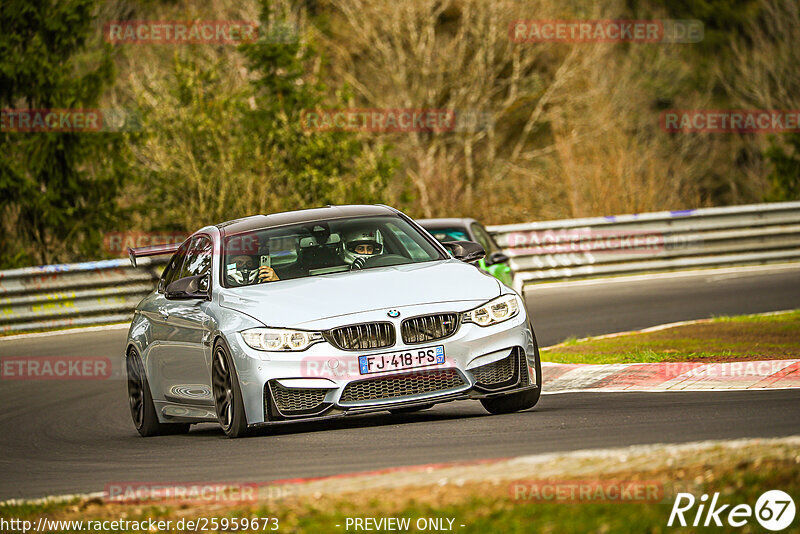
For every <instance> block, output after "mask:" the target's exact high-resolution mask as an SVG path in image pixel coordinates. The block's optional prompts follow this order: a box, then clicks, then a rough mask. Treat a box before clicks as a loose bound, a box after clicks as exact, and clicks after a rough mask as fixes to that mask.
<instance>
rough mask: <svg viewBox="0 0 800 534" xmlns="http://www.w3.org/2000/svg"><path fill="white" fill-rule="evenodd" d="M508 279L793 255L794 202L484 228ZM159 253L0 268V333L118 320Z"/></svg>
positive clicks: (797, 220)
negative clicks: (507, 264) (505, 259)
mask: <svg viewBox="0 0 800 534" xmlns="http://www.w3.org/2000/svg"><path fill="white" fill-rule="evenodd" d="M489 231H490V232H492V233H494V234H495V236H496V237H497V240H498V243H499V244H500V246H502V247H503V249H504V251H505V252H506V253H507V254H508V255H509V256H510V257H511V260H510V261H511V266H512V268H513V269H514V270H515V272H516V275H515V285H516V287H517V289H519V290H521V289H522V288H523V286H524V285H526V284H531V283H536V282H546V281H553V280H571V279H577V278H587V277H596V276H606V275H621V274H633V273H642V272H657V271H670V270H677V269H686V268H697V267H718V266H725V265H747V264H758V263H768V262H782V261H798V260H800V202H784V203H775V204H754V205H749V206H734V207H728V208H703V209H697V210H682V211H667V212H660V213H642V214H638V215H620V216H611V217H592V218H587V219H569V220H559V221H542V222H535V223H526V224H512V225H504V226H490V227H489ZM165 262H166V258H142V259H140V260H139V261H138V264H139V268H137V269H134V268H133V267H131V265H130V261H129V260H128V259H127V258H126V259H114V260H105V261H95V262H88V263H74V264H63V265H44V266H41V267H26V268H23V269H13V270H9V271H0V331H4V332H9V331H18V332H24V331H29V330H38V329H48V328H55V327H63V326H70V325H91V324H103V323H113V322H122V321H127V320H129V319H130V317H131V313H132V311H133V309H134V308H135V307H136V305H137V304H138V303H139V301H140V300H141V299H142V298H143V297H144V296H145V295H146V294H147V293H149V292H150V291H152V289H153V287H154V284H155V282H156V280H158V277H159V275H160V272H161V269H162V267H163V264H164V263H165Z"/></svg>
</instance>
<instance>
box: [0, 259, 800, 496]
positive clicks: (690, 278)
mask: <svg viewBox="0 0 800 534" xmlns="http://www.w3.org/2000/svg"><path fill="white" fill-rule="evenodd" d="M526 301H527V304H528V309H529V311H530V313H531V314H532V316H533V320H534V324H535V327H536V330H537V334H538V336H539V339H540V342H541V343H542V344H550V343H554V342H557V341H560V340H562V339H564V338H566V337H568V336H577V337H581V336H584V335H591V334H601V333H607V332H614V331H619V330H628V329H635V328H643V327H647V326H652V325H655V324H660V323H665V322H672V321H678V320H684V319H693V318H700V317H709V316H712V315H721V314H736V313H755V312H765V311H772V310H782V309H789V308H797V307H800V266H793V267H790V268H786V267H775V268H768V269H758V270H746V271H741V272H726V271H716V272H707V273H701V274H692V275H668V276H663V277H658V278H652V279H641V280H640V279H628V280H615V281H603V282H600V283H598V282H593V283H573V284H571V285H552V286H542V287H538V288H536V289H533V290H530V291H528V292H527V293H526ZM124 340H125V331H124V330H111V331H103V332H84V333H78V334H63V335H55V336H44V337H32V338H28V339H13V340H0V356H2V357H13V356H54V355H70V356H79V355H92V356H98V355H108V356H109V357H112V358H114V359H115V360H116V361H121V355H122V353H123V348H124ZM798 402H800V390H778V391H740V392H709V393H692V392H669V393H572V394H560V395H546V396H544V397H543V398H542V400H541V401H540V403H539V404H538V405H537V407H536V408H534V409H533V410H532V411H528V412H523V413H517V414H510V415H504V416H490V415H488V414H486V412H485V411H484V410H483V408H482V407H481V405H480V404H479V403H477V402H457V403H451V404H445V405H440V406H438V407H436V408H434V409H433V410H429V411H426V412H421V413H417V414H407V415H394V416H390V415H388V414H385V415H384V414H375V415H365V416H358V417H353V418H350V419H344V420H340V421H336V422H332V423H331V422H329V423H327V424H319V423H315V424H308V423H297V424H293V425H290V426H284V427H280V428H269V429H266V430H264V431H263V432H261V433H260V434H258V435H256V436H255V437H251V438H247V439H241V440H228V439H226V438H225V437H224V436H223V435H222V433H221V431H219V429H217V428H215V427H214V426H213V425H199V426H197V427H195V428H193V430H192V432H190V433H189V434H187V435H183V436H165V437H157V438H149V439H143V438H140V437H139V436H138V434H137V433H136V431H135V430H134V428H133V426H132V424H131V422H130V416H129V413H128V408H127V401H126V395H125V382H124V380H122V379H121V378H120V379H111V380H101V381H75V382H66V381H0V451H2V455H0V473H2V476H0V499H7V498H13V497H39V496H44V495H58V494H65V493H76V492H90V491H100V490H102V489H103V488H104V487H105V485H106V484H109V483H114V482H124V481H140V482H141V481H147V482H188V481H213V480H219V481H227V482H234V481H268V480H276V479H284V478H294V477H308V476H324V475H332V474H337V473H344V472H352V471H362V470H371V469H378V468H382V467H389V466H397V465H413V464H421V463H430V462H447V461H458V460H469V459H477V458H499V457H509V456H515V455H521V454H535V453H541V452H555V451H565V450H576V449H584V448H596V447H617V446H625V445H634V444H644V443H659V442H676V443H677V442H686V441H695V440H704V439H732V438H740V437H775V436H787V435H794V434H798V433H800V410H797V405H798Z"/></svg>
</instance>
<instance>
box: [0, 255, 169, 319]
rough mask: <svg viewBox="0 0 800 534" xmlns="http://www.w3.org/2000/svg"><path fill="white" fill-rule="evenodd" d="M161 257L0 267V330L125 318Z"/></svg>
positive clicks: (156, 273) (147, 285) (150, 286)
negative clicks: (134, 260)
mask: <svg viewBox="0 0 800 534" xmlns="http://www.w3.org/2000/svg"><path fill="white" fill-rule="evenodd" d="M165 262H166V260H165V259H160V260H159V259H157V260H151V259H150V258H144V259H142V260H139V262H138V263H139V265H140V267H139V268H136V269H134V268H133V267H131V263H130V260H129V259H127V258H125V259H115V260H104V261H92V262H87V263H70V264H61V265H43V266H40V267H25V268H22V269H13V270H9V271H0V331H3V332H9V331H19V332H24V331H28V330H40V329H49V328H57V327H64V326H70V325H75V326H78V325H91V324H104V323H114V322H121V321H128V320H130V318H131V314H132V312H133V310H134V308H136V305H137V304H139V301H141V300H142V298H144V296H145V295H147V294H148V293H149V292H150V291H152V290H153V287H154V284H155V281H156V280H158V278H159V276H160V272H161V269H162V267H163V264H164V263H165Z"/></svg>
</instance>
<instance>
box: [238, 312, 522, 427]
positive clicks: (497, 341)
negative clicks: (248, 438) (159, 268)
mask: <svg viewBox="0 0 800 534" xmlns="http://www.w3.org/2000/svg"><path fill="white" fill-rule="evenodd" d="M425 311H426V312H432V313H436V312H445V311H448V310H447V309H446V308H444V307H442V309H433V310H431V309H430V307H427V308H426V310H425ZM407 315H410V314H404V316H407ZM376 319H377V318H373V319H372V320H376ZM382 319H383V320H385V315H384V316H383V317H382ZM368 320H370V318H369V317H367V318H365V322H366V321H368ZM398 324H399V320H398ZM228 343H229V346H230V347H231V350H232V352H233V354H234V357H235V363H236V367H237V373H238V376H239V383H240V388H241V390H242V395H243V397H244V405H245V413H246V415H247V421H248V424H263V423H280V422H289V421H296V420H311V419H327V418H332V417H341V416H344V415H349V414H361V413H369V412H376V411H384V410H389V409H396V408H408V407H415V406H425V405H430V404H437V403H442V402H449V401H453V400H462V399H481V398H487V397H493V396H498V395H506V394H509V393H515V392H519V391H523V390H526V389H531V388H535V387H536V384H537V380H536V377H535V372H536V371H535V357H536V356H535V352H536V347H535V342H534V337H533V333H532V331H531V329H530V327H529V324H528V320H527V317H526V315H525V312H524V310H523V311H522V312H521V313H520V314H519V315H518V316H517V317H515V318H513V319H511V320H509V321H506V322H504V323H500V324H497V325H493V326H489V327H481V326H478V325H475V324H472V323H466V324H462V325H461V326H460V328H459V329H458V331H457V332H456V333H455V334H454V335H452V336H450V337H448V338H446V339H442V340H438V341H432V342H430V343H423V344H420V345H405V344H404V343H403V342H402V341H401V340H400V339H398V340H397V343H396V344H395V346H393V347H391V348H388V349H382V350H371V351H344V350H340V349H337V348H336V347H334V346H332V345H330V344H328V343H327V342H323V343H318V344H316V345H313V346H311V347H309V348H308V349H307V350H306V351H303V352H269V353H267V352H263V351H256V350H254V349H251V348H250V347H248V346H247V345H246V344H245V343H244V341H243V340H242V339H241V336H240V335H239V334H233V335H232V336H230V337H229V339H228ZM437 345H442V346H443V347H444V352H445V362H444V363H442V364H438V365H432V366H428V367H422V368H415V369H406V370H398V371H391V372H387V373H376V374H370V375H366V376H365V375H361V374H360V373H359V365H358V357H359V356H362V355H372V354H378V353H382V352H387V351H401V350H404V349H408V350H409V351H414V350H418V349H421V348H426V347H433V346H437ZM511 360H513V361H514V362H515V363H513V364H511V365H514V366H516V367H515V368H514V370H513V371H514V372H513V376H510V375H509V374H508V366H509V362H510V361H511ZM503 378H505V379H506V380H501V379H503ZM481 380H484V382H487V383H483V382H481Z"/></svg>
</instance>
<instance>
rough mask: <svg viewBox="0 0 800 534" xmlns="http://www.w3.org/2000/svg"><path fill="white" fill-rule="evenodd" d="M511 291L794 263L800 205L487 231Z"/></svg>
mask: <svg viewBox="0 0 800 534" xmlns="http://www.w3.org/2000/svg"><path fill="white" fill-rule="evenodd" d="M488 230H489V231H490V232H491V233H492V234H494V236H495V238H496V239H497V241H498V243H499V244H500V246H501V247H503V249H504V251H505V252H506V254H507V255H508V256H509V257H510V258H511V260H510V263H511V267H512V268H513V269H514V271H515V281H514V284H515V286H516V289H517V290H521V289H523V288H524V286H525V285H527V284H532V283H537V282H547V281H556V280H573V279H578V278H590V277H598V276H608V275H624V274H635V273H645V272H659V271H672V270H679V269H687V268H702V267H720V266H727V265H750V264H760V263H770V262H785V261H797V260H800V202H781V203H774V204H751V205H746V206H732V207H725V208H702V209H695V210H680V211H664V212H657V213H641V214H636V215H618V216H610V217H591V218H585V219H567V220H558V221H542V222H535V223H526V224H510V225H503V226H490V227H488Z"/></svg>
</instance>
